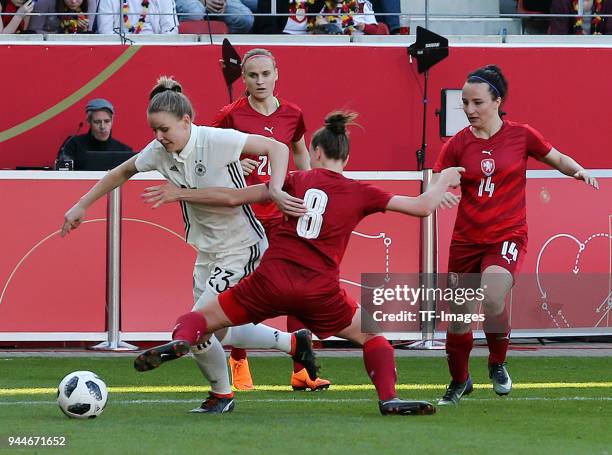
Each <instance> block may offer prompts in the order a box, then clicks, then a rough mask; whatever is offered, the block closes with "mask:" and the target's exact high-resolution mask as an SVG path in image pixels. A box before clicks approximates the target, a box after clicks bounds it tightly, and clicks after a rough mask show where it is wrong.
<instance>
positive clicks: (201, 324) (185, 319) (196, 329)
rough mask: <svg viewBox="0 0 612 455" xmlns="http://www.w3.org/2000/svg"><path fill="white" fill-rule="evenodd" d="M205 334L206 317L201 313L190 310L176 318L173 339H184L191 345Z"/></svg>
mask: <svg viewBox="0 0 612 455" xmlns="http://www.w3.org/2000/svg"><path fill="white" fill-rule="evenodd" d="M205 334H206V319H205V318H204V316H203V315H202V314H201V313H197V312H195V311H192V312H191V313H186V314H184V315H182V316H179V318H178V319H177V320H176V325H175V326H174V331H173V332H172V339H173V340H185V341H187V342H188V343H189V344H191V345H195V344H196V343H197V342H198V340H199V339H200V337H201V336H202V335H205Z"/></svg>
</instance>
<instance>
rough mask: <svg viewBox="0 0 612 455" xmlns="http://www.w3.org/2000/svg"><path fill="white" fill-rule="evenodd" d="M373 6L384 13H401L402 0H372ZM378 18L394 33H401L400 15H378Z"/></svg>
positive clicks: (375, 9)
mask: <svg viewBox="0 0 612 455" xmlns="http://www.w3.org/2000/svg"><path fill="white" fill-rule="evenodd" d="M372 8H373V10H374V11H376V12H378V13H384V14H391V13H396V14H400V12H401V7H400V0H372ZM376 20H377V21H378V22H379V23H380V22H382V23H384V24H386V25H387V27H388V28H389V32H390V33H391V34H392V35H399V34H400V33H401V32H400V20H399V16H386V15H385V16H376Z"/></svg>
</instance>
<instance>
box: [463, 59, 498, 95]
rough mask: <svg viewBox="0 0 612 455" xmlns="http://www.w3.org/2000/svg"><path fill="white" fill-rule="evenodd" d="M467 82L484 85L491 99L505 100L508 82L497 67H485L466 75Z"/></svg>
mask: <svg viewBox="0 0 612 455" xmlns="http://www.w3.org/2000/svg"><path fill="white" fill-rule="evenodd" d="M467 82H468V83H470V84H479V83H485V84H487V85H488V86H489V92H490V93H491V96H493V99H494V100H496V99H497V98H501V99H502V100H505V99H506V97H507V96H508V81H506V78H505V77H504V75H503V73H502V71H501V69H499V67H498V66H497V65H487V66H483V67H482V68H478V69H477V70H476V71H472V72H471V73H470V74H468V77H467Z"/></svg>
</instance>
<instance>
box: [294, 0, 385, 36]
mask: <svg viewBox="0 0 612 455" xmlns="http://www.w3.org/2000/svg"><path fill="white" fill-rule="evenodd" d="M287 13H288V14H290V16H289V17H288V19H287V22H286V25H285V27H284V30H283V32H284V33H287V34H291V35H300V34H306V33H314V34H322V35H342V34H345V35H354V34H355V35H360V34H366V35H377V34H381V28H380V27H379V26H378V23H377V22H376V17H375V16H374V10H373V9H372V4H371V3H370V2H369V0H338V1H336V0H327V1H320V0H319V1H314V0H312V1H311V0H305V1H297V2H296V1H292V2H290V3H289V8H288V11H287ZM309 13H320V15H319V16H306V14H309ZM384 33H387V32H386V30H385V32H383V34H384Z"/></svg>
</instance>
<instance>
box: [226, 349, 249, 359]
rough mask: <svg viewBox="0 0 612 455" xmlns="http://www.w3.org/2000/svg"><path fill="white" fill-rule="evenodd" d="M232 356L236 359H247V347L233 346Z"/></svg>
mask: <svg viewBox="0 0 612 455" xmlns="http://www.w3.org/2000/svg"><path fill="white" fill-rule="evenodd" d="M230 356H231V357H232V359H234V360H243V359H246V358H247V353H246V349H242V348H232V352H231V353H230Z"/></svg>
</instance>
